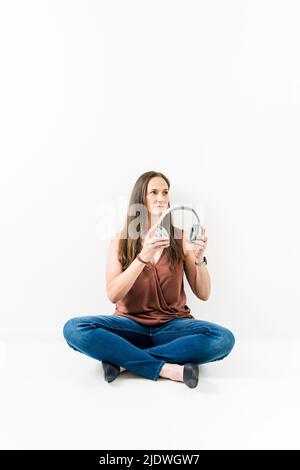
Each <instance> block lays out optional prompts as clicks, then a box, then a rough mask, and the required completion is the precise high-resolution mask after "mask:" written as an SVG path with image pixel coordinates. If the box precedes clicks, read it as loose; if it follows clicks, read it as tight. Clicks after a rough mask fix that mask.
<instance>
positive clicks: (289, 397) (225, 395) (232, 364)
mask: <svg viewBox="0 0 300 470" xmlns="http://www.w3.org/2000/svg"><path fill="white" fill-rule="evenodd" d="M10 338H11V337H10ZM299 370H300V342H296V341H289V342H288V341H282V342H276V341H265V342H262V341H260V342H254V341H253V342H251V341H247V342H246V341H242V340H240V341H239V340H237V342H236V346H235V348H234V350H233V351H232V353H231V355H230V356H229V357H228V358H227V359H224V360H223V361H220V362H216V363H211V364H206V365H202V366H200V381H199V385H198V387H197V388H195V389H189V388H188V387H186V385H185V384H183V383H179V382H173V381H170V380H167V379H162V378H160V379H159V380H158V381H157V382H154V381H151V380H148V379H144V378H142V377H139V376H137V375H135V374H132V373H129V372H126V373H123V374H122V375H121V376H119V377H118V378H117V379H116V380H115V381H114V382H112V383H111V384H108V383H107V382H105V381H104V378H103V372H102V367H101V364H100V363H98V362H96V361H94V360H92V359H90V358H88V357H86V356H84V355H82V354H80V353H78V352H76V351H74V350H72V349H71V348H69V347H68V346H67V345H66V343H64V341H63V339H62V340H59V339H58V340H57V341H53V340H48V341H43V342H41V341H39V340H38V339H37V338H35V339H32V340H31V341H30V342H26V343H22V342H20V340H18V341H17V342H14V341H13V340H11V339H10V340H9V341H7V340H3V339H2V340H1V342H0V374H1V375H0V377H1V404H0V416H1V421H0V423H1V424H0V447H1V449H148V450H149V449H299V448H300V405H299V400H300V377H299Z"/></svg>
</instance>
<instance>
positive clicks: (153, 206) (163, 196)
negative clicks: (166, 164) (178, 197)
mask: <svg viewBox="0 0 300 470" xmlns="http://www.w3.org/2000/svg"><path fill="white" fill-rule="evenodd" d="M168 204H169V188H168V184H167V182H166V181H165V180H164V179H163V178H161V177H160V176H154V178H151V180H150V181H149V183H148V187H147V193H146V205H147V209H148V211H149V212H150V213H151V214H152V215H154V216H155V215H157V216H160V215H161V214H162V213H163V212H164V211H165V210H166V209H167V207H168Z"/></svg>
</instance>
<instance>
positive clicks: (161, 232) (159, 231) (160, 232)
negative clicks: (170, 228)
mask: <svg viewBox="0 0 300 470" xmlns="http://www.w3.org/2000/svg"><path fill="white" fill-rule="evenodd" d="M154 236H155V237H168V236H169V234H168V232H167V230H166V229H165V228H164V227H161V226H158V227H156V229H155V230H154Z"/></svg>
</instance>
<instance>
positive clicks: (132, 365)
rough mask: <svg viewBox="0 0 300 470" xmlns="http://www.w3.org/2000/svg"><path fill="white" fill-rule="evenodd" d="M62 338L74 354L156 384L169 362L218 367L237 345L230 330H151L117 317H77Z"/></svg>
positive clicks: (205, 325)
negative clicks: (105, 363) (75, 352)
mask: <svg viewBox="0 0 300 470" xmlns="http://www.w3.org/2000/svg"><path fill="white" fill-rule="evenodd" d="M63 335H64V337H65V340H66V341H67V343H68V345H69V346H70V347H72V348H73V349H75V350H76V351H79V352H81V353H83V354H86V355H87V356H89V357H92V358H93V359H97V360H98V361H108V362H111V363H113V364H116V365H119V366H121V367H124V368H125V369H127V370H129V371H131V372H134V373H136V374H138V375H141V376H143V377H146V378H148V379H151V380H157V379H158V377H159V373H160V370H161V368H162V367H163V365H164V364H165V363H166V362H168V363H173V364H181V365H183V364H185V363H186V362H193V363H196V364H204V363H206V362H212V361H219V360H220V359H223V358H224V357H226V356H227V355H228V354H229V353H230V351H231V350H232V348H233V346H234V342H235V340H234V336H233V334H232V333H231V331H229V330H227V329H226V328H224V327H222V326H219V325H216V324H214V323H210V322H207V321H203V320H196V319H192V318H175V319H173V320H170V321H168V322H166V323H162V324H159V325H155V326H148V325H143V324H141V323H139V322H137V321H135V320H132V319H131V318H127V317H121V316H117V315H96V316H84V317H75V318H71V319H70V320H68V321H67V323H66V324H65V325H64V329H63Z"/></svg>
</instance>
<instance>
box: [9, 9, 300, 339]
mask: <svg viewBox="0 0 300 470" xmlns="http://www.w3.org/2000/svg"><path fill="white" fill-rule="evenodd" d="M299 10H300V8H299V4H298V2H297V1H284V2H283V1H276V2H274V1H262V0H259V1H251V2H250V1H249V2H246V1H242V2H241V1H227V2H223V1H211V2H202V1H187V0H185V1H175V0H171V1H166V0H164V1H162V0H159V1H155V0H152V1H142V0H136V1H115V0H109V1H108V0H107V1H96V0H94V1H88V0H84V1H66V0H59V1H53V0H51V1H40V0H36V1H32V0H30V1H27V2H23V1H8V0H7V1H2V2H1V3H0V60H1V70H2V71H1V75H0V84H1V87H0V100H1V106H0V107H1V110H0V113H1V118H0V119H1V122H0V124H1V140H0V147H1V148H0V151H1V173H0V179H1V181H0V191H1V195H0V204H1V218H0V224H1V227H0V229H1V278H0V282H1V291H2V293H1V300H0V302H1V329H2V335H3V336H5V334H7V335H10V334H13V335H20V336H22V337H24V336H26V335H29V337H32V338H33V337H35V336H36V337H38V338H42V339H43V338H44V339H47V338H54V337H61V334H62V331H61V330H62V327H63V324H64V322H65V321H66V320H67V319H68V318H70V317H71V316H77V315H84V314H87V315H89V314H112V312H113V311H114V305H113V304H111V303H110V302H109V300H108V299H107V297H106V290H105V262H106V250H107V246H108V237H106V238H103V237H101V236H100V232H101V224H103V225H104V224H105V223H107V218H105V220H104V217H103V208H105V207H111V208H112V211H111V220H110V227H111V228H112V229H114V228H115V227H114V226H113V225H112V224H113V223H114V221H116V220H117V224H118V222H119V223H121V222H122V221H123V219H124V214H123V212H124V208H126V205H127V202H128V198H129V194H130V191H131V189H132V186H133V184H134V182H135V180H136V179H137V177H138V176H139V175H140V174H141V173H143V172H145V171H149V170H156V171H162V172H163V173H165V174H166V175H167V176H168V177H169V178H170V180H171V192H170V196H171V202H172V203H175V202H176V203H179V202H180V203H192V204H195V205H199V204H202V205H203V208H204V220H205V226H206V231H207V236H208V248H207V252H206V255H207V258H208V263H209V264H208V268H209V272H210V275H211V279H212V293H211V297H210V299H209V301H208V302H203V301H200V300H199V299H197V298H196V297H195V296H194V295H193V294H192V292H191V291H190V289H189V287H188V286H187V284H186V283H185V285H186V292H187V295H188V302H187V303H188V305H189V306H190V307H191V309H192V313H193V314H194V316H195V317H196V318H202V319H207V320H210V321H213V322H217V323H220V324H222V325H224V326H227V327H229V328H231V329H232V331H233V332H234V333H235V335H236V336H237V337H245V338H256V337H257V338H258V337H259V338H265V337H268V338H279V337H280V338H281V337H286V338H289V337H290V338H293V337H295V338H297V337H299V328H300V321H299V311H300V310H299V306H300V305H299V304H300V302H299V291H300V289H299V287H298V280H299V265H300V256H299V254H300V250H299V225H300V224H299V211H298V207H297V206H298V201H299V196H300V195H299V189H298V188H299V181H298V180H299V171H298V159H299V150H300V142H299V128H300V62H299V50H298V49H299V43H300V31H299V27H298V23H299V21H298V19H299ZM297 186H298V188H297ZM122 207H123V209H122ZM122 210H123V212H122ZM118 217H119V219H118Z"/></svg>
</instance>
